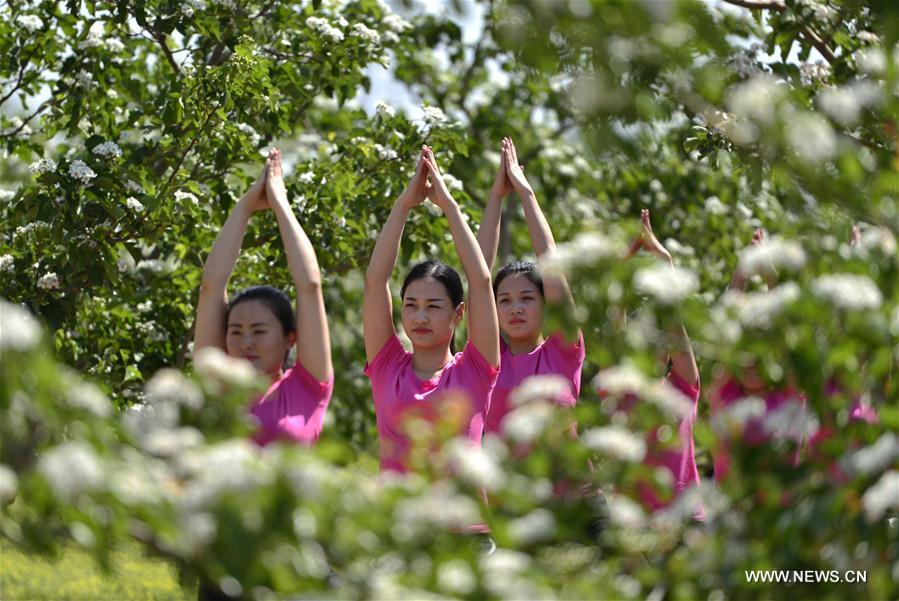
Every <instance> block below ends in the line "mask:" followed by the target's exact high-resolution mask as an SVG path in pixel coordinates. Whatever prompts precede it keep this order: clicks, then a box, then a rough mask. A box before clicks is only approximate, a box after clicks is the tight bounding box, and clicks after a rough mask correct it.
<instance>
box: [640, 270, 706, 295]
mask: <svg viewBox="0 0 899 601" xmlns="http://www.w3.org/2000/svg"><path fill="white" fill-rule="evenodd" d="M634 288H635V289H636V290H637V291H638V292H640V293H641V294H647V295H649V296H652V297H653V298H655V300H656V302H658V303H661V304H663V305H676V304H677V303H679V302H681V301H683V300H684V299H685V298H687V297H689V296H690V295H691V294H693V293H694V292H696V291H697V290H698V289H699V278H698V277H697V276H696V273H695V272H693V271H692V270H689V269H672V267H671V266H670V265H666V264H664V263H660V264H658V265H653V266H651V267H643V268H641V269H639V270H637V273H635V274H634Z"/></svg>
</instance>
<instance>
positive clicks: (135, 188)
mask: <svg viewBox="0 0 899 601" xmlns="http://www.w3.org/2000/svg"><path fill="white" fill-rule="evenodd" d="M125 190H127V191H128V192H131V193H132V194H143V193H144V189H143V187H141V185H140V184H139V183H137V182H136V181H134V180H133V179H129V180H127V181H125Z"/></svg>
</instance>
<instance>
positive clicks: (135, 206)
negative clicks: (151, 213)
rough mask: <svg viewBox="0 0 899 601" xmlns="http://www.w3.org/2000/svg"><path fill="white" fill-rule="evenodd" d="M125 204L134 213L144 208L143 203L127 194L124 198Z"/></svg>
mask: <svg viewBox="0 0 899 601" xmlns="http://www.w3.org/2000/svg"><path fill="white" fill-rule="evenodd" d="M125 205H126V206H127V207H128V208H129V209H131V210H132V211H134V212H136V213H140V212H142V211H143V210H144V205H142V204H141V202H140V201H139V200H138V199H136V198H134V197H133V196H129V197H128V198H126V199H125Z"/></svg>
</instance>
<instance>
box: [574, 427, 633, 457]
mask: <svg viewBox="0 0 899 601" xmlns="http://www.w3.org/2000/svg"><path fill="white" fill-rule="evenodd" d="M581 442H582V443H583V445H584V446H585V447H587V448H588V449H591V450H594V451H597V452H599V453H602V454H604V455H609V456H611V457H614V458H616V459H620V460H621V461H634V462H638V461H643V458H644V457H645V456H646V442H645V441H644V440H643V439H642V438H641V437H639V436H637V435H636V434H634V433H633V432H631V431H630V430H628V429H627V428H625V427H624V426H602V427H598V428H590V429H589V430H587V431H586V432H584V436H583V437H582V438H581Z"/></svg>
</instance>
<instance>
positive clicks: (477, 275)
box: [424, 148, 499, 367]
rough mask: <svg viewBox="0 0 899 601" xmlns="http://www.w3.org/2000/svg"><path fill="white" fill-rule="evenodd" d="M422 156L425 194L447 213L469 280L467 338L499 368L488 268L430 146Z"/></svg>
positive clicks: (494, 309)
mask: <svg viewBox="0 0 899 601" xmlns="http://www.w3.org/2000/svg"><path fill="white" fill-rule="evenodd" d="M424 158H425V162H426V165H427V169H428V172H429V174H430V176H431V182H432V184H431V189H430V193H429V195H428V197H429V198H430V199H431V200H432V201H433V202H434V204H436V205H437V206H438V207H440V209H441V210H442V211H443V214H444V215H446V218H447V221H448V222H449V228H450V233H451V234H452V236H453V242H454V243H455V244H456V252H457V253H458V255H459V262H460V263H462V270H463V271H464V272H465V278H466V279H467V280H468V305H469V307H468V316H469V317H468V338H469V340H471V343H472V344H473V345H474V346H475V348H476V349H478V352H480V353H481V355H482V356H483V357H484V359H486V360H487V362H488V363H490V365H492V366H494V367H499V321H498V319H497V317H496V302H495V301H494V299H493V287H492V285H491V283H490V270H489V269H487V262H486V261H484V255H483V254H481V249H480V248H479V247H478V243H477V240H476V239H475V237H474V234H472V233H471V230H470V229H469V228H468V224H467V223H465V218H464V217H463V216H462V210H461V209H460V208H459V205H458V204H456V201H455V200H454V199H453V197H452V195H451V194H450V193H449V190H448V189H447V187H446V184H445V183H444V181H443V177H442V176H441V175H440V169H438V168H437V161H436V160H435V159H434V153H433V151H431V149H430V148H426V150H425V154H424Z"/></svg>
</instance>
